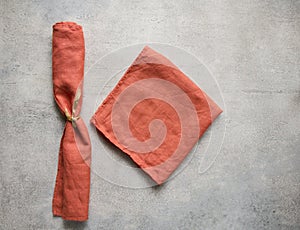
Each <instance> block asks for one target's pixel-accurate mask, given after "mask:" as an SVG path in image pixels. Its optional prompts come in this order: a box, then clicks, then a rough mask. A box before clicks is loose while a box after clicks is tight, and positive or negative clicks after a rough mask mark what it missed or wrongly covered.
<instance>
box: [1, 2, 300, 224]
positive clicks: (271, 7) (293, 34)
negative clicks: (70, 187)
mask: <svg viewBox="0 0 300 230" xmlns="http://www.w3.org/2000/svg"><path fill="white" fill-rule="evenodd" d="M0 4H1V7H0V12H1V21H0V26H1V38H0V43H1V52H0V54H1V55H0V63H1V65H0V68H1V78H0V93H1V102H0V103H1V104H0V105H1V107H0V108H1V122H0V129H1V139H0V144H1V145H0V146H1V167H0V172H1V174H0V175H1V177H0V180H1V215H0V228H1V229H64V228H65V229H300V210H299V208H300V131H299V129H300V71H299V70H300V54H299V53H300V1H297V0H274V1H271V0H269V1H266V0H241V1H233V0H229V1H223V0H216V1H208V0H194V1H192V0H186V1H171V0H168V1H166V0H153V1H136V0H132V1H130V0H127V1H125V0H119V1H109V0H100V1H97V0H87V1H74V0H70V1H58V0H57V1H56V0H54V1H50V0H44V1H36V0H28V1H17V0H1V1H0ZM66 20H71V21H75V22H77V23H79V24H81V25H82V26H83V28H84V32H85V41H86V63H85V65H86V68H89V67H90V66H91V65H92V64H93V63H94V62H95V61H96V60H97V59H98V58H99V57H101V56H103V55H105V54H107V53H109V52H111V51H113V50H115V49H119V48H122V47H124V46H128V45H131V44H136V43H144V42H159V43H166V44H170V45H174V46H177V47H180V48H182V49H184V50H186V51H188V52H191V53H192V54H194V55H195V56H197V57H199V58H200V59H201V60H203V61H204V62H205V64H206V65H207V66H208V68H209V69H210V70H211V72H212V73H213V74H214V76H215V77H216V79H217V80H218V82H219V85H220V87H221V90H222V93H223V95H224V101H225V104H226V106H227V115H226V119H225V120H226V125H227V131H226V136H225V140H224V143H223V146H222V149H221V152H220V155H219V157H218V158H217V161H216V162H215V164H214V165H213V167H212V168H211V169H210V170H209V171H207V172H206V173H204V174H201V175H199V173H198V166H199V162H198V160H197V158H195V160H193V161H192V162H191V164H189V166H188V167H187V168H186V169H185V170H184V171H183V172H182V173H181V174H179V176H177V177H176V178H175V179H174V180H171V181H170V182H168V183H167V184H165V185H164V186H162V187H160V188H147V189H129V188H124V187H120V186H117V185H113V184H111V183H108V182H106V181H105V180H102V179H101V178H99V177H97V176H95V175H94V174H92V185H91V207H90V219H89V221H88V222H86V223H76V222H68V221H63V220H61V219H60V218H54V217H52V213H51V199H52V193H53V187H54V180H55V175H56V170H57V157H58V148H59V141H60V138H61V134H62V130H63V125H64V119H63V118H62V117H61V115H60V114H59V112H58V110H57V108H56V105H55V103H54V101H53V97H52V81H51V37H52V25H53V24H54V23H55V22H57V21H66Z"/></svg>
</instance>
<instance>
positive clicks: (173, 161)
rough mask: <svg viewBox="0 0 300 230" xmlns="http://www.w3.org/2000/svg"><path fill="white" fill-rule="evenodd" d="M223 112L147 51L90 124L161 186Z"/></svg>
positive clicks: (172, 67) (162, 59) (151, 50)
mask: <svg viewBox="0 0 300 230" xmlns="http://www.w3.org/2000/svg"><path fill="white" fill-rule="evenodd" d="M221 112H222V110H221V109H220V108H219V107H218V106H217V105H216V103H214V102H213V101H212V100H211V99H210V98H209V97H208V96H207V95H206V94H205V93H204V92H203V91H202V90H201V89H200V88H199V87H198V86H197V85H196V84H195V83H193V82H192V81H191V80H190V79H189V78H188V77H187V76H186V75H185V74H184V73H183V72H181V71H180V70H179V69H178V68H177V67H176V66H175V65H174V64H173V63H172V62H170V61H169V60H168V59H167V58H165V57H164V56H162V55H161V54H159V53H157V52H156V51H154V50H153V49H151V48H149V47H148V46H146V47H145V48H144V49H143V50H142V52H141V53H140V54H139V55H138V57H137V58H136V60H135V61H134V62H133V64H132V65H131V66H130V67H129V68H128V70H127V71H126V73H125V74H124V75H123V77H122V78H121V80H120V81H119V82H118V84H117V85H116V87H115V88H114V89H113V90H112V92H111V93H110V94H109V95H108V96H107V98H106V99H105V100H104V101H103V103H102V104H101V105H100V106H99V108H98V109H97V111H96V113H95V114H94V115H93V117H92V118H91V122H92V123H93V124H94V125H95V126H96V128H97V129H98V130H99V131H100V132H101V133H103V134H104V135H105V136H106V137H107V138H108V139H109V140H110V141H111V142H112V143H113V144H114V145H116V146H117V147H118V148H120V149H121V150H122V151H124V152H125V153H126V154H128V155H129V156H130V157H131V159H132V160H133V161H134V162H135V163H136V164H137V165H138V166H139V167H140V168H141V169H142V170H144V171H145V172H146V173H147V174H148V175H149V176H150V177H151V178H152V179H153V180H154V181H155V182H156V183H157V184H162V183H163V182H165V181H166V180H167V178H168V177H169V176H170V175H171V174H172V172H173V171H174V170H175V169H176V168H177V167H178V166H179V164H180V163H181V162H182V161H183V159H184V158H185V157H186V155H187V154H188V153H189V152H190V150H191V149H192V148H193V146H194V145H195V144H196V143H197V141H198V140H199V138H200V137H201V136H202V135H203V133H204V132H205V130H206V129H207V128H208V127H209V125H210V124H211V123H212V122H213V121H214V120H215V119H216V117H217V116H218V115H219V114H220V113H221Z"/></svg>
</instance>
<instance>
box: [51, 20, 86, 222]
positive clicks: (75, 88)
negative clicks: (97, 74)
mask: <svg viewBox="0 0 300 230" xmlns="http://www.w3.org/2000/svg"><path fill="white" fill-rule="evenodd" d="M52 42H53V43H52V46H53V47H52V69H53V93H54V98H55V101H56V103H57V105H58V107H59V109H60V111H61V112H62V113H63V114H64V116H65V117H66V125H65V129H64V133H63V136H62V139H61V143H60V149H59V161H58V171H57V177H56V183H55V189H54V194H53V202H52V212H53V215H55V216H61V217H62V218H63V219H66V220H75V221H85V220H87V219H88V207H89V193H90V160H91V145H90V138H89V135H88V131H87V128H86V126H85V124H84V122H83V120H82V119H81V118H80V115H79V113H80V109H81V104H82V86H83V75H84V55H85V47H84V37H83V32H82V27H81V26H80V25H77V24H76V23H74V22H59V23H56V24H55V25H54V26H53V41H52Z"/></svg>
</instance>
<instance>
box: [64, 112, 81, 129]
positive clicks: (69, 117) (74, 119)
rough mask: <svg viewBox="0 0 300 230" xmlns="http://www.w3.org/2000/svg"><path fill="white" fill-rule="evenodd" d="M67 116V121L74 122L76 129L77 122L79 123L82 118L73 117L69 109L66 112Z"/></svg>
mask: <svg viewBox="0 0 300 230" xmlns="http://www.w3.org/2000/svg"><path fill="white" fill-rule="evenodd" d="M65 116H66V118H67V121H70V122H72V125H73V127H74V128H76V124H75V121H77V120H78V119H79V118H80V116H79V115H78V116H74V115H73V114H72V115H71V114H70V113H69V111H68V110H67V109H66V110H65Z"/></svg>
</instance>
